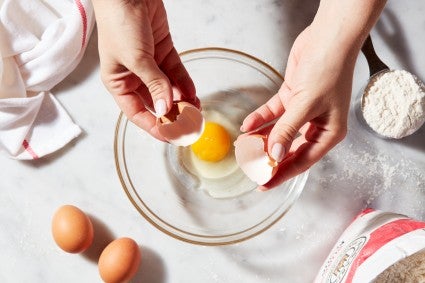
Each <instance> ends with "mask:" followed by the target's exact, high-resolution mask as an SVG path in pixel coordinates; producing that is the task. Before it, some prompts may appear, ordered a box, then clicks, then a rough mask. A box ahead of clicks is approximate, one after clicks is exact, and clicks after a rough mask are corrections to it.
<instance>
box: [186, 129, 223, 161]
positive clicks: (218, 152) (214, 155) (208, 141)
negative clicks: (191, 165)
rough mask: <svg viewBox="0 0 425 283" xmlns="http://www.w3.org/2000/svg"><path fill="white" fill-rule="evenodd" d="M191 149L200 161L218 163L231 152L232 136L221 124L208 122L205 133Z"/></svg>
mask: <svg viewBox="0 0 425 283" xmlns="http://www.w3.org/2000/svg"><path fill="white" fill-rule="evenodd" d="M191 148H192V151H193V153H194V154H195V155H196V156H197V157H198V158H199V159H201V160H204V161H209V162H217V161H220V160H222V159H223V158H224V157H225V156H226V155H227V153H228V152H229V150H230V135H229V133H228V132H227V130H226V129H225V128H224V127H223V126H221V125H220V124H217V123H214V122H206V123H205V129H204V132H203V133H202V135H201V137H200V138H199V139H198V140H197V141H196V142H195V143H194V144H192V145H191Z"/></svg>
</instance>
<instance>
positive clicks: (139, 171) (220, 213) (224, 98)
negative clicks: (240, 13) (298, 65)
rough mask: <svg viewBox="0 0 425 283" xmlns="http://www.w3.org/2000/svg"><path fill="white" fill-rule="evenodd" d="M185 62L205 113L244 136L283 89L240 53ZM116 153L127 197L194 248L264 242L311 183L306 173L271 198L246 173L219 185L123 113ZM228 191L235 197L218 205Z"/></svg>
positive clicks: (196, 54) (189, 57)
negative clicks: (251, 118)
mask: <svg viewBox="0 0 425 283" xmlns="http://www.w3.org/2000/svg"><path fill="white" fill-rule="evenodd" d="M180 56H181V59H182V62H183V64H184V65H185V67H186V68H187V70H188V72H189V74H190V75H191V77H192V79H193V81H194V83H195V86H196V90H197V95H198V97H199V98H200V100H201V104H202V108H203V111H206V112H217V113H219V114H220V115H221V116H223V117H225V118H226V119H227V122H230V123H231V124H233V125H234V126H235V128H237V129H239V127H240V125H241V123H242V121H243V119H244V117H245V116H246V115H247V114H248V113H250V112H251V111H252V110H254V109H255V108H257V107H258V106H259V105H261V104H263V103H264V102H266V101H267V100H268V99H269V98H270V97H271V96H272V95H274V94H275V93H276V92H277V90H278V89H279V87H280V85H281V84H282V82H283V78H282V76H281V75H280V74H279V73H278V72H277V71H275V70H274V69H273V68H272V67H270V66H269V65H267V64H266V63H264V62H262V61H260V60H259V59H257V58H255V57H253V56H250V55H248V54H245V53H242V52H239V51H235V50H229V49H223V48H203V49H195V50H189V51H186V52H183V53H181V54H180ZM237 134H238V133H237ZM114 150H115V162H116V168H117V172H118V175H119V178H120V181H121V183H122V186H123V188H124V191H125V193H126V194H127V196H128V198H129V199H130V201H131V202H132V203H133V205H134V206H135V207H136V209H137V210H138V211H139V212H140V214H141V215H142V216H143V217H144V218H145V219H146V220H147V221H149V222H150V223H151V224H153V225H154V226H155V227H157V228H158V229H159V230H161V231H162V232H164V233H166V234H168V235H170V236H172V237H174V238H176V239H179V240H183V241H186V242H189V243H193V244H201V245H224V244H232V243H237V242H240V241H243V240H246V239H249V238H251V237H253V236H255V235H258V234H260V233H261V232H263V231H265V230H266V229H268V228H269V227H270V226H272V225H273V224H274V223H275V222H276V221H278V220H279V219H281V218H282V217H283V216H284V215H285V213H286V212H287V211H288V209H289V208H290V207H291V205H292V204H294V202H295V201H296V200H297V198H298V197H299V195H300V193H301V192H302V190H303V188H304V185H305V183H306V180H307V176H308V172H305V173H302V174H300V175H298V176H296V177H294V178H292V179H291V180H289V181H287V182H285V183H283V184H281V185H280V186H279V187H277V188H274V189H273V190H270V191H267V192H260V191H257V190H256V189H255V188H256V185H255V184H254V183H253V182H251V181H250V180H249V179H248V178H247V177H245V175H244V174H242V173H241V171H240V169H239V168H236V169H235V168H233V169H228V171H229V172H227V171H226V172H227V173H228V174H227V173H226V174H223V176H221V177H220V178H218V179H208V178H207V179H205V178H202V177H200V176H197V175H196V173H194V172H193V171H191V170H190V168H187V166H186V165H187V164H186V163H185V162H183V161H182V158H183V157H184V155H185V154H187V150H188V149H187V148H181V147H175V146H172V145H170V144H167V143H162V142H158V141H156V140H154V139H153V138H152V137H150V136H149V135H148V134H146V133H144V132H143V131H142V130H140V129H139V128H137V127H136V126H135V125H134V124H132V123H131V122H129V121H128V120H127V119H126V117H125V116H124V115H123V114H122V113H121V114H120V116H119V118H118V122H117V126H116V132H115V144H114ZM230 154H232V153H230ZM234 188H239V189H236V191H235V190H234ZM220 189H223V191H225V192H227V195H226V196H224V197H223V196H218V197H217V195H215V193H214V192H217V191H220ZM232 190H233V191H232ZM238 190H239V191H238ZM240 190H242V191H243V192H241V191H240ZM228 192H230V194H228Z"/></svg>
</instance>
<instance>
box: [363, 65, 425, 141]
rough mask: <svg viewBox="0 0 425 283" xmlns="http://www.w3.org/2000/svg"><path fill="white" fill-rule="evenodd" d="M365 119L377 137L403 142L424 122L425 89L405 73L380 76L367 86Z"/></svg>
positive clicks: (364, 106)
mask: <svg viewBox="0 0 425 283" xmlns="http://www.w3.org/2000/svg"><path fill="white" fill-rule="evenodd" d="M362 110H363V117H364V119H365V120H366V122H367V124H368V125H369V126H370V127H371V128H372V129H373V130H374V131H376V132H377V133H378V134H380V135H382V136H385V137H389V138H395V139H400V138H403V137H405V136H408V135H411V134H413V133H414V132H415V131H416V130H418V129H419V128H420V127H421V126H422V125H423V123H424V121H425V87H424V85H423V83H422V82H420V81H419V80H418V79H417V78H416V77H414V76H413V75H412V74H410V73H409V72H407V71H404V70H394V71H389V72H385V73H382V74H378V75H377V76H376V77H375V78H374V79H373V80H372V81H371V82H370V83H369V85H368V86H367V87H366V90H365V95H364V97H363V102H362Z"/></svg>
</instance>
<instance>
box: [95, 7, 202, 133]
mask: <svg viewBox="0 0 425 283" xmlns="http://www.w3.org/2000/svg"><path fill="white" fill-rule="evenodd" d="M92 1H93V5H94V9H95V14H96V20H97V29H98V37H99V56H100V66H101V76H102V81H103V83H104V84H105V86H106V88H107V89H108V91H109V92H110V93H111V94H112V95H113V97H114V99H115V101H116V102H117V104H118V106H119V107H120V108H121V110H122V111H123V112H124V114H125V115H126V116H127V117H128V119H129V120H130V121H132V122H133V123H134V124H136V125H137V126H139V127H140V128H142V129H144V130H145V131H147V132H148V133H150V134H151V135H152V136H154V137H155V138H157V139H159V140H164V139H163V137H162V136H161V135H160V134H159V133H158V130H157V127H156V117H155V115H156V116H157V117H159V116H162V115H164V114H166V113H167V112H168V111H169V110H170V108H171V105H172V102H173V100H185V101H187V102H190V103H192V104H194V105H195V106H197V107H199V100H198V98H197V97H196V95H195V87H194V85H193V82H192V80H191V78H190V77H189V75H188V73H187V71H186V69H185V68H184V66H183V64H182V62H181V61H180V58H179V56H178V53H177V51H176V49H175V48H174V46H173V42H172V40H171V35H170V32H169V28H168V22H167V16H166V12H165V8H164V5H163V3H162V1H161V0H140V1H132V0H108V1H104V0H92ZM153 111H155V115H154V114H152V112H153Z"/></svg>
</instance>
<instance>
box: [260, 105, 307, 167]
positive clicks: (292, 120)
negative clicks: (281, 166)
mask: <svg viewBox="0 0 425 283" xmlns="http://www.w3.org/2000/svg"><path fill="white" fill-rule="evenodd" d="M291 104H292V103H291ZM292 105H293V104H292ZM310 112H312V111H306V109H305V108H303V107H302V106H301V105H298V106H297V107H291V108H289V109H287V110H286V111H285V112H284V113H283V115H282V116H281V117H280V118H279V119H278V120H277V122H276V124H275V125H274V126H273V128H272V130H271V131H270V134H269V136H268V142H267V148H268V149H267V150H268V152H269V154H270V156H271V157H272V158H273V159H274V160H276V161H277V162H281V161H282V160H283V159H284V157H285V155H286V154H287V153H288V151H289V149H290V148H291V145H292V142H293V140H294V139H295V137H296V136H297V134H298V132H299V130H300V128H301V127H302V126H303V125H304V124H306V123H308V122H309V121H310V115H311V113H310Z"/></svg>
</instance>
